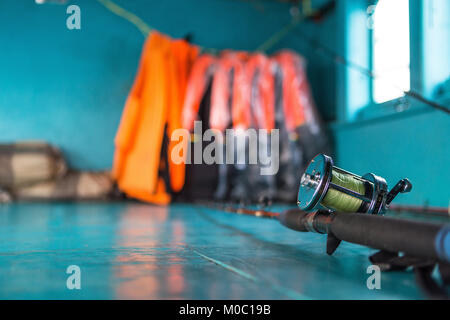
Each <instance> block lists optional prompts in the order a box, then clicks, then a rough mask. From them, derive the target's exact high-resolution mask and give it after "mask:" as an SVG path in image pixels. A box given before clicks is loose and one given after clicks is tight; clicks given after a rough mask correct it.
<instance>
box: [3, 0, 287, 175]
mask: <svg viewBox="0 0 450 320" xmlns="http://www.w3.org/2000/svg"><path fill="white" fill-rule="evenodd" d="M116 2H117V3H118V4H120V5H121V6H123V7H125V8H127V9H128V10H130V11H131V12H135V13H136V14H137V15H139V16H140V17H141V18H142V19H143V20H144V21H146V22H147V23H148V24H149V25H151V26H152V27H154V28H156V29H158V30H160V31H162V32H164V33H167V34H169V35H171V36H173V37H183V36H185V35H186V34H187V33H188V32H192V33H193V36H194V37H193V41H194V42H195V43H197V44H200V45H202V46H205V47H213V48H227V47H231V48H235V49H245V50H251V49H254V48H256V47H258V46H259V45H260V44H261V43H262V42H264V40H266V38H267V37H268V36H269V35H271V34H273V33H274V32H276V31H278V30H279V29H280V28H281V27H282V26H284V25H285V24H286V23H287V21H289V9H288V8H289V6H288V5H287V4H284V3H278V2H274V1H256V2H247V1H241V0H190V1H185V0H170V1H146V0H133V1H129V0H128V1H126V0H117V1H116ZM68 4H77V5H79V6H80V8H81V30H68V29H67V28H66V18H67V17H68V15H67V14H66V8H67V5H68ZM68 4H66V5H56V4H46V5H37V4H35V3H34V1H31V0H1V1H0V141H1V142H9V141H14V140H18V139H44V140H47V141H50V142H52V143H54V144H56V145H58V146H60V147H61V148H62V149H63V151H64V153H65V154H66V155H67V157H68V159H69V161H70V164H71V165H72V166H74V167H77V168H84V169H103V168H108V167H110V166H111V164H112V156H113V150H114V149H113V138H114V135H115V132H116V129H117V126H118V124H119V120H120V115H121V112H122V108H123V105H124V102H125V99H126V96H127V94H128V91H129V89H130V87H131V85H132V83H133V78H134V75H135V71H136V68H137V64H138V60H139V56H140V52H141V47H142V44H143V42H144V37H143V35H142V34H141V33H140V32H139V30H138V29H136V28H135V27H134V26H133V25H132V24H131V23H129V22H128V21H126V20H124V19H122V18H120V17H117V16H116V15H114V14H112V13H111V12H109V11H107V10H106V9H105V8H104V7H103V6H102V5H100V4H99V3H98V2H97V1H94V0H78V1H69V2H68Z"/></svg>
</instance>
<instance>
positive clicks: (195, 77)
mask: <svg viewBox="0 0 450 320" xmlns="http://www.w3.org/2000/svg"><path fill="white" fill-rule="evenodd" d="M194 121H201V123H202V130H203V132H204V131H205V130H207V129H213V130H214V132H216V133H217V132H218V133H220V134H219V137H226V136H227V135H226V133H225V131H226V130H227V129H235V130H233V132H234V147H233V148H230V149H228V150H231V149H232V150H233V151H234V153H235V154H234V156H232V159H234V164H225V163H222V164H218V165H216V166H211V165H209V166H208V165H198V164H197V165H188V166H187V171H186V172H187V176H186V186H185V188H184V189H185V190H184V191H183V192H182V194H183V195H185V196H186V197H187V198H188V199H199V198H200V199H211V198H214V199H216V200H234V201H242V200H244V201H247V202H259V201H261V200H262V199H272V200H274V199H276V200H278V201H293V200H294V199H295V198H296V195H297V190H298V185H297V184H298V178H299V176H300V175H301V173H302V172H303V170H304V168H305V167H306V165H307V162H308V161H309V159H311V158H312V157H313V156H314V155H316V154H318V153H320V152H326V151H329V144H328V139H327V137H326V134H325V132H324V128H323V126H322V123H321V120H320V117H319V114H318V112H317V110H316V107H315V105H314V102H313V99H312V96H311V91H310V88H309V84H308V81H307V77H306V72H305V61H304V59H303V58H302V57H301V56H299V55H298V54H296V53H294V52H292V51H288V50H283V51H280V52H278V53H277V54H275V55H273V56H271V57H268V56H266V55H263V54H260V53H256V54H249V53H246V52H232V51H224V52H223V53H222V54H221V55H220V56H218V57H216V56H212V55H209V54H203V55H201V56H199V57H198V58H197V59H196V61H195V62H194V65H193V66H192V71H191V73H190V77H189V80H188V85H187V89H186V96H185V100H184V105H183V112H182V124H183V127H184V128H186V129H188V130H190V131H191V132H192V133H198V132H194ZM249 128H253V129H265V130H267V132H268V137H267V139H262V140H264V141H259V143H258V148H263V149H266V150H264V152H265V151H267V152H265V154H268V155H270V156H271V157H272V159H271V161H276V160H275V158H274V156H275V157H276V155H273V154H271V148H270V145H269V144H270V142H271V139H270V135H271V133H272V132H273V130H274V129H279V170H277V173H276V174H274V175H270V174H269V175H262V174H261V167H263V165H262V164H261V163H260V161H258V163H257V164H248V163H249V150H248V149H249V142H248V138H247V143H246V145H245V147H244V148H242V145H241V147H239V146H240V145H239V144H238V143H237V140H238V139H239V137H238V136H239V133H240V132H241V133H242V132H243V131H242V130H246V129H249ZM203 132H202V134H203ZM243 134H245V133H243ZM247 137H248V135H247ZM258 137H260V135H258ZM216 139H218V142H219V143H222V145H221V148H223V151H222V154H223V155H224V156H223V159H225V157H226V156H225V154H226V152H227V148H226V143H225V141H223V139H219V138H216ZM194 140H195V142H192V143H193V144H195V143H199V144H201V145H202V148H204V147H205V146H206V145H208V144H209V143H210V142H208V141H206V142H205V141H202V139H201V137H196V138H195V139H194ZM241 141H242V140H241ZM216 142H217V140H216ZM227 142H228V143H229V140H227ZM193 144H192V145H191V148H190V150H191V159H190V160H191V161H190V163H194V159H193V156H192V154H193V152H192V150H195V149H196V147H195V146H194V145H193ZM198 149H199V148H198V147H197V150H198ZM273 150H274V151H275V152H278V149H273ZM252 152H256V150H253V151H252ZM243 154H245V156H246V161H245V163H246V164H242V163H241V164H236V162H237V158H238V155H239V156H242V155H243ZM272 167H273V164H272ZM274 172H275V171H274Z"/></svg>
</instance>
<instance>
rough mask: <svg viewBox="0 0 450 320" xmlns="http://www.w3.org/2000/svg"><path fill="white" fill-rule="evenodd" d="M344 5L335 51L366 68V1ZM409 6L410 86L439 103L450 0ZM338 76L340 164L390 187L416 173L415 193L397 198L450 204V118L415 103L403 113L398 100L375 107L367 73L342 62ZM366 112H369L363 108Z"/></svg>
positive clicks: (446, 69) (445, 75) (449, 49)
mask: <svg viewBox="0 0 450 320" xmlns="http://www.w3.org/2000/svg"><path fill="white" fill-rule="evenodd" d="M338 3H339V8H338V15H339V17H340V19H339V21H340V23H339V24H337V25H336V26H335V27H336V30H338V32H337V34H336V37H337V38H338V40H337V41H338V46H337V50H338V51H339V52H340V53H341V54H343V56H344V57H345V58H346V59H348V60H350V61H352V62H355V63H358V64H359V65H361V66H364V67H367V66H368V64H369V59H370V57H369V55H368V53H367V49H365V48H364V46H363V45H361V44H364V43H367V41H368V35H367V32H368V31H367V29H364V27H362V28H361V26H364V20H363V19H366V18H367V16H365V12H364V10H365V8H366V6H367V1H366V0H352V1H350V0H343V1H338ZM410 7H411V12H412V19H411V32H412V36H411V47H412V52H411V59H412V60H411V78H412V81H413V84H412V89H414V90H415V91H417V92H420V93H421V94H423V95H424V96H426V97H427V98H429V99H431V100H436V101H439V97H438V96H437V95H436V92H437V89H438V88H439V87H440V85H441V84H442V82H443V81H444V80H445V79H449V78H450V65H449V61H450V60H449V59H448V57H449V56H450V45H449V44H450V36H449V34H450V24H449V19H448V17H449V16H450V2H449V1H446V0H433V1H429V0H410ZM358 26H359V28H358ZM355 29H356V30H355ZM352 30H353V31H352ZM336 76H337V78H336V84H337V86H336V87H335V89H336V90H337V97H338V99H337V105H336V108H337V115H338V117H337V120H338V121H336V122H333V123H331V124H330V127H331V129H332V132H333V136H334V140H335V158H336V161H335V162H336V164H337V165H338V166H340V167H342V168H345V169H347V170H350V171H353V172H355V173H358V174H364V173H367V172H373V173H375V174H378V175H381V176H383V177H385V178H386V179H387V181H388V183H389V185H390V186H391V187H392V186H393V185H394V184H395V183H396V182H397V181H398V180H399V179H401V178H403V177H408V178H410V180H411V181H412V183H413V190H412V192H411V193H410V194H408V195H403V196H399V197H398V198H397V199H396V201H397V202H398V203H405V204H416V205H422V204H428V205H434V206H444V207H447V206H449V205H450V187H449V184H448V182H449V181H450V168H449V164H450V146H449V137H450V116H449V115H448V114H445V113H443V112H441V111H436V110H434V109H432V108H430V107H428V106H424V105H421V104H420V103H418V102H417V101H415V100H410V101H409V103H410V109H409V110H406V111H403V112H396V111H395V110H394V108H392V105H391V106H389V105H386V106H371V105H370V98H369V96H368V93H369V85H370V83H369V80H368V78H367V77H365V76H362V75H361V73H360V72H357V71H355V70H353V69H349V68H346V67H343V66H337V73H336ZM447 107H450V106H449V105H448V101H447ZM363 109H366V110H367V111H368V112H360V113H359V114H358V113H357V111H358V110H363ZM366 110H364V111H366ZM358 115H359V117H358Z"/></svg>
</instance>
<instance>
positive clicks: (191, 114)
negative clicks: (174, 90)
mask: <svg viewBox="0 0 450 320" xmlns="http://www.w3.org/2000/svg"><path fill="white" fill-rule="evenodd" d="M215 63H216V58H214V57H213V56H211V55H209V54H202V55H201V56H199V57H198V58H197V60H195V62H194V64H193V66H192V70H191V73H190V75H189V80H188V84H187V88H186V95H185V99H184V103H183V111H182V116H181V119H182V124H183V128H185V129H187V130H189V131H192V130H193V128H194V121H195V120H196V119H197V115H198V111H199V108H200V102H201V101H202V98H203V95H204V94H205V91H206V86H207V84H208V81H209V78H210V77H211V76H212V74H213V72H214V68H215Z"/></svg>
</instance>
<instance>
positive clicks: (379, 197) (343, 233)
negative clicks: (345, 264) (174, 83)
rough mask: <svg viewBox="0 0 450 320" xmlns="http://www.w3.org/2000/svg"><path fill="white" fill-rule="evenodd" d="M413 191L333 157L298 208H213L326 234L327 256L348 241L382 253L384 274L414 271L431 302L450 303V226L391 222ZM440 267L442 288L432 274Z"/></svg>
mask: <svg viewBox="0 0 450 320" xmlns="http://www.w3.org/2000/svg"><path fill="white" fill-rule="evenodd" d="M411 189H412V184H411V182H410V181H409V180H408V179H402V180H400V181H399V182H398V183H397V184H396V185H395V186H394V187H393V188H392V189H391V190H390V191H388V185H387V183H386V180H385V179H384V178H382V177H379V176H377V175H374V174H372V173H369V174H366V175H364V176H358V175H356V174H354V173H351V172H348V171H345V170H343V169H341V168H338V167H336V166H334V164H333V160H332V158H331V157H328V156H326V155H323V154H320V155H318V156H316V157H315V158H314V159H313V160H312V161H311V163H310V164H309V166H308V167H307V168H306V171H305V173H304V174H303V176H302V178H301V181H300V187H299V193H298V202H297V205H298V208H293V209H289V210H285V211H283V212H272V211H268V210H265V209H263V208H256V209H249V208H243V207H240V206H236V205H231V204H217V203H207V204H206V205H207V206H209V207H211V208H213V209H218V210H222V211H225V212H232V213H237V214H244V215H252V216H257V217H262V218H268V219H272V220H277V221H278V222H279V223H281V224H282V225H283V226H285V227H287V228H289V229H291V230H295V231H299V232H314V233H319V234H326V235H327V241H326V253H327V254H328V255H332V254H333V253H334V252H335V251H336V249H337V248H338V246H339V245H340V243H341V242H342V241H347V242H350V243H354V244H359V245H363V246H367V247H371V248H374V249H378V250H379V251H378V252H377V253H375V254H373V255H372V256H370V258H369V260H370V261H371V262H372V263H373V264H375V265H378V266H379V267H380V269H381V270H382V271H392V270H406V269H408V268H413V269H414V271H415V274H416V279H417V282H418V284H419V286H420V287H421V288H422V289H423V290H424V291H425V292H426V293H427V294H428V296H429V297H431V298H439V299H442V298H445V299H447V298H449V295H448V292H447V286H450V225H449V224H436V223H429V222H419V221H413V220H406V219H398V218H391V217H386V216H384V215H383V214H384V213H385V212H386V211H387V210H388V209H389V207H390V203H391V201H392V200H393V199H394V198H395V197H396V196H397V195H398V194H400V193H407V192H409V191H410V190H411ZM436 267H438V270H439V274H440V278H441V282H440V283H439V282H437V281H435V279H434V278H433V276H432V274H433V272H434V270H435V268H436Z"/></svg>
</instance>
